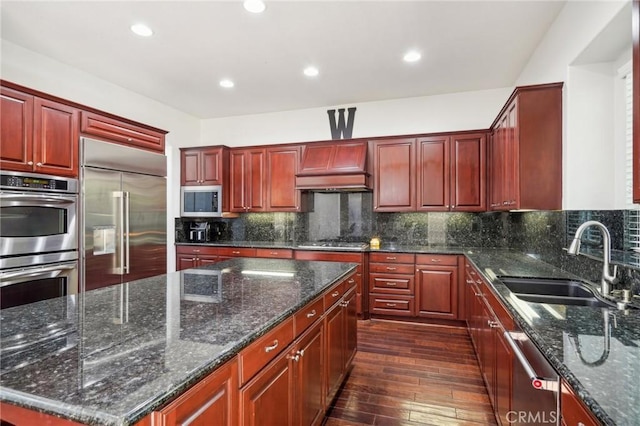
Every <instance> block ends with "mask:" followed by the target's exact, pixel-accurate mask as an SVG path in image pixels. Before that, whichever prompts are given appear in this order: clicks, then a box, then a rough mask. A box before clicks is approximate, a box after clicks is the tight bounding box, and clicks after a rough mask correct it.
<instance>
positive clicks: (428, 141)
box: [417, 136, 451, 211]
mask: <svg viewBox="0 0 640 426" xmlns="http://www.w3.org/2000/svg"><path fill="white" fill-rule="evenodd" d="M417 146H418V148H417V149H418V165H417V168H418V184H417V194H418V201H417V202H418V210H424V211H429V210H434V211H446V210H449V205H450V202H449V194H450V176H451V175H450V173H449V170H450V167H451V157H450V154H451V150H450V149H449V137H448V136H434V137H429V138H420V139H418V145H417Z"/></svg>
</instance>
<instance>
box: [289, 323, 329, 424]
mask: <svg viewBox="0 0 640 426" xmlns="http://www.w3.org/2000/svg"><path fill="white" fill-rule="evenodd" d="M296 349H297V351H296V354H297V356H298V357H299V358H298V361H297V368H296V403H295V409H296V419H295V424H297V425H302V426H311V425H314V424H319V422H320V421H321V419H322V416H323V414H324V407H325V402H324V397H325V395H324V389H325V384H324V380H325V376H324V372H323V370H322V366H323V365H324V352H325V351H324V324H323V322H322V321H318V322H317V323H316V324H315V325H314V326H313V327H311V328H310V329H309V330H308V331H307V332H306V333H305V334H304V335H302V337H300V339H299V340H298V344H297V345H296Z"/></svg>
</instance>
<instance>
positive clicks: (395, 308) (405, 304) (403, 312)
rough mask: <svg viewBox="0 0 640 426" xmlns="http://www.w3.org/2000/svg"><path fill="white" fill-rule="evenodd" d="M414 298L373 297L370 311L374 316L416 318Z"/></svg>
mask: <svg viewBox="0 0 640 426" xmlns="http://www.w3.org/2000/svg"><path fill="white" fill-rule="evenodd" d="M414 304H415V301H414V298H413V297H412V296H371V297H370V298H369V309H370V310H371V313H372V314H382V315H397V316H407V317H409V316H414V311H415V310H414Z"/></svg>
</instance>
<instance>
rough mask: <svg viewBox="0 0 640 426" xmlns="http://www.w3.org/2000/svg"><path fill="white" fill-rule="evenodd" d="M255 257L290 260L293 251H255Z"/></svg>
mask: <svg viewBox="0 0 640 426" xmlns="http://www.w3.org/2000/svg"><path fill="white" fill-rule="evenodd" d="M256 257H272V258H275V259H292V258H293V250H291V249H265V248H259V249H256Z"/></svg>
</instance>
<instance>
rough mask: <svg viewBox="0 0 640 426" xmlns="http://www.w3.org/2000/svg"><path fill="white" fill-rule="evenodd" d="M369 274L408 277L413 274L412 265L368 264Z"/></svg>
mask: <svg viewBox="0 0 640 426" xmlns="http://www.w3.org/2000/svg"><path fill="white" fill-rule="evenodd" d="M369 272H372V273H382V274H405V275H410V274H413V272H414V265H413V264H411V265H406V264H401V263H370V264H369Z"/></svg>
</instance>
